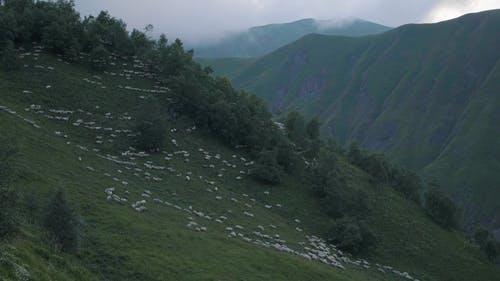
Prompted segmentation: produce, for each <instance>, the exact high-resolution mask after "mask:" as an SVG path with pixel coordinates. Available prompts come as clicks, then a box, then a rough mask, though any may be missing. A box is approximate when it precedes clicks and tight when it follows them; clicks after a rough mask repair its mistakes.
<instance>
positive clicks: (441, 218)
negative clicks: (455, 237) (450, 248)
mask: <svg viewBox="0 0 500 281" xmlns="http://www.w3.org/2000/svg"><path fill="white" fill-rule="evenodd" d="M425 209H426V210H427V214H429V216H430V217H431V218H432V219H433V220H434V221H435V222H436V223H437V224H439V225H441V226H443V227H445V228H456V227H458V224H459V216H460V211H459V209H458V207H457V206H456V205H455V203H454V202H453V201H452V200H451V199H450V198H448V197H447V196H446V195H444V193H442V192H441V191H437V190H430V191H428V192H426V193H425Z"/></svg>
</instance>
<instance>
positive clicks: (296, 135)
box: [285, 111, 306, 145]
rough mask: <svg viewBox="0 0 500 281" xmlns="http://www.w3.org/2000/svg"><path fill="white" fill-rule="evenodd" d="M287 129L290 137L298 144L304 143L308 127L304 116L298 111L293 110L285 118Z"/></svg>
mask: <svg viewBox="0 0 500 281" xmlns="http://www.w3.org/2000/svg"><path fill="white" fill-rule="evenodd" d="M285 130H286V135H287V136H288V138H289V139H290V140H291V141H293V142H294V143H295V144H297V145H301V144H303V143H304V141H305V139H306V128H305V121H304V117H303V116H302V115H301V114H300V113H299V112H298V111H291V112H289V113H288V115H287V116H286V119H285Z"/></svg>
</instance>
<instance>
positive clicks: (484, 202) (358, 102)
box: [212, 10, 500, 230]
mask: <svg viewBox="0 0 500 281" xmlns="http://www.w3.org/2000/svg"><path fill="white" fill-rule="evenodd" d="M499 27H500V11H499V10H494V11H487V12H483V13H478V14H470V15H466V16H463V17H461V18H458V19H455V20H451V21H446V22H442V23H437V24H423V25H405V26H402V27H399V28H397V29H394V30H391V31H389V32H386V33H384V34H381V35H374V36H367V37H361V38H347V37H335V36H320V35H310V36H306V37H305V38H303V39H301V40H299V41H297V42H294V43H292V44H290V45H288V46H286V47H284V48H281V49H279V50H278V51H276V52H274V53H272V54H270V55H268V56H265V57H263V58H261V59H259V60H257V61H255V62H252V63H249V64H246V65H235V66H236V70H235V71H231V70H230V69H229V68H230V67H232V66H231V65H229V64H227V63H226V64H224V66H220V65H219V64H216V63H213V64H212V65H213V66H214V68H215V69H216V73H217V69H223V70H221V71H220V73H230V75H229V77H230V78H232V81H233V83H234V84H235V85H236V86H237V87H239V88H243V89H246V90H248V91H250V92H252V93H255V94H256V95H258V96H260V97H262V98H264V99H265V100H267V101H268V103H269V105H270V106H271V107H272V109H273V111H274V112H277V113H280V112H287V111H288V110H290V109H299V110H301V111H302V112H304V113H305V114H306V115H308V116H313V115H318V116H320V117H321V120H322V121H323V124H324V125H323V131H324V133H325V134H327V135H333V136H334V137H335V138H336V139H338V140H339V141H340V142H341V143H342V144H348V143H349V142H352V141H357V142H359V143H361V144H362V145H363V146H364V147H366V148H368V149H370V150H373V151H383V152H387V153H388V154H389V155H390V156H391V158H392V159H394V160H395V161H397V162H399V163H402V164H404V165H407V166H409V167H411V168H413V169H417V170H420V171H421V172H422V173H423V174H425V175H427V176H428V177H429V178H432V177H435V178H436V179H437V181H438V182H439V183H440V184H441V185H443V186H444V188H445V189H446V190H447V191H448V192H449V193H450V194H452V195H453V197H454V198H455V199H456V200H457V201H459V202H461V203H463V206H464V207H465V210H466V212H465V219H466V222H467V225H468V226H472V225H473V224H475V223H478V222H479V223H480V224H482V225H483V226H486V227H488V228H490V229H492V230H494V229H500V219H499V218H500V205H499V202H500V200H499V199H500V190H499V188H498V186H500V177H499V176H498V174H499V171H500V169H499V167H500V166H499V165H500V162H499V161H498V159H499V157H500V151H498V149H497V147H498V142H499V139H500V131H499V130H498V128H497V125H496V124H497V123H498V118H499V117H498V112H497V111H498V110H495V109H494V108H497V107H498V105H499V97H498V95H497V94H496V93H497V92H498V89H499V88H498V71H499V68H498V62H499V59H500V53H498V52H497V51H496V50H497V49H498V48H499V47H500V46H499V44H500V41H499V40H498V38H499V37H500V33H499V30H500V28H499ZM233 65H234V64H233Z"/></svg>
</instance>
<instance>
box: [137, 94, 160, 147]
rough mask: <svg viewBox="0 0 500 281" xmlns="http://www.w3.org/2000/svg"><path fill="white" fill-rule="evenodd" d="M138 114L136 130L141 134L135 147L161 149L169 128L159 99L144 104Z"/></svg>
mask: <svg viewBox="0 0 500 281" xmlns="http://www.w3.org/2000/svg"><path fill="white" fill-rule="evenodd" d="M136 116H137V123H136V131H137V132H138V133H139V135H138V136H137V138H136V141H135V147H136V148H137V149H140V150H142V151H148V152H153V151H157V150H159V149H160V148H161V147H162V146H163V144H164V142H165V138H166V136H167V129H166V126H165V121H164V119H163V117H162V115H161V111H160V108H159V106H158V103H157V101H154V100H153V101H150V102H148V103H145V104H144V105H142V106H141V107H140V108H139V110H138V112H137V114H136Z"/></svg>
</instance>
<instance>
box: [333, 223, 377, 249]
mask: <svg viewBox="0 0 500 281" xmlns="http://www.w3.org/2000/svg"><path fill="white" fill-rule="evenodd" d="M328 236H329V237H328V239H329V241H330V243H333V244H335V245H337V247H338V248H339V249H341V250H342V251H347V252H349V253H352V254H357V253H360V252H362V251H366V250H367V249H369V248H370V247H372V246H374V245H375V243H376V241H377V239H376V237H375V234H374V233H373V231H372V230H371V229H370V227H369V226H368V224H366V222H364V221H363V220H359V219H353V218H351V217H343V218H341V219H338V220H336V221H335V223H334V224H333V225H332V227H331V229H330V231H329V233H328Z"/></svg>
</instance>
